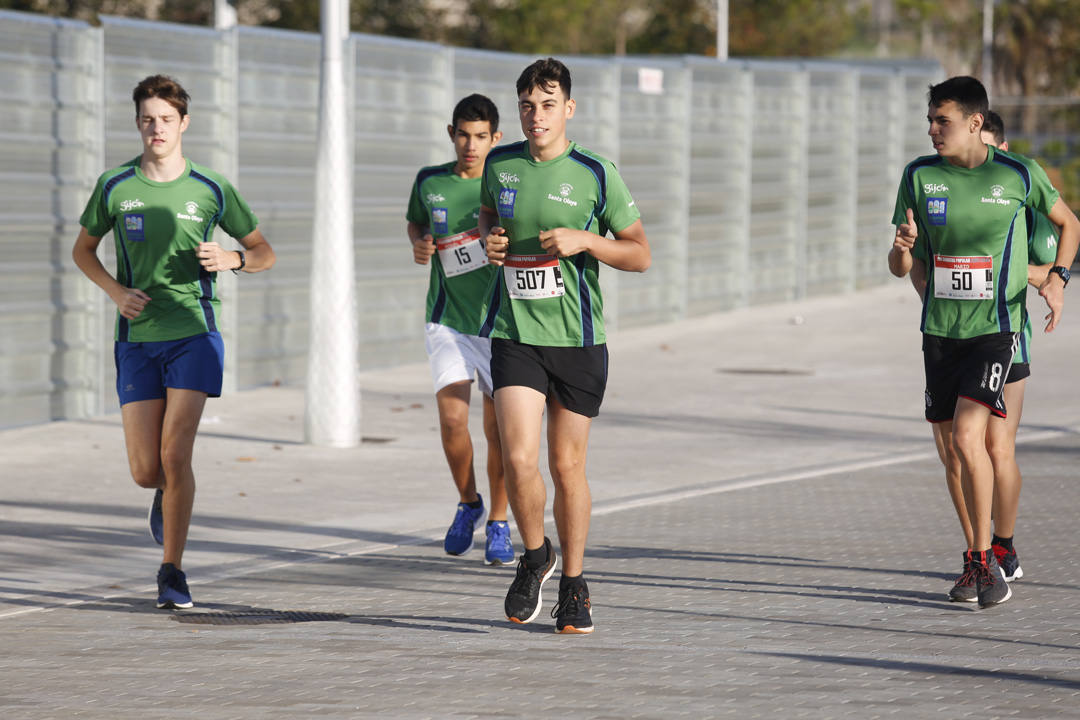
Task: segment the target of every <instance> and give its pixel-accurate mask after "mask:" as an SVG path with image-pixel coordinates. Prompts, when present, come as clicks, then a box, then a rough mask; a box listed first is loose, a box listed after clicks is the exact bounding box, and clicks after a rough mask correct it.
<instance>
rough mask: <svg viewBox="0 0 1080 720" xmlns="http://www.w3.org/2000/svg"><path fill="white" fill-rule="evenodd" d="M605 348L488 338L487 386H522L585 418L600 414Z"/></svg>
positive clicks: (605, 346)
mask: <svg viewBox="0 0 1080 720" xmlns="http://www.w3.org/2000/svg"><path fill="white" fill-rule="evenodd" d="M607 360H608V353H607V345H590V346H589V347H542V346H538V345H525V344H522V343H519V342H516V341H514V340H505V339H502V338H492V340H491V384H492V387H494V389H495V390H496V392H497V391H498V390H499V388H503V387H511V386H515V385H522V386H525V387H530V388H532V389H533V390H536V391H537V392H541V393H543V394H544V395H545V396H546V397H548V398H551V397H554V398H555V399H556V400H558V401H559V404H561V405H562V406H563V407H565V408H566V409H567V410H570V411H571V412H576V413H577V414H579V415H584V416H585V417H590V418H593V417H596V416H597V415H599V414H600V403H601V402H603V400H604V389H605V388H606V387H607Z"/></svg>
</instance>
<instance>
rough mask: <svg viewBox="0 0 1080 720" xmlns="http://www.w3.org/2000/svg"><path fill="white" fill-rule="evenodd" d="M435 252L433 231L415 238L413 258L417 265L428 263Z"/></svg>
mask: <svg viewBox="0 0 1080 720" xmlns="http://www.w3.org/2000/svg"><path fill="white" fill-rule="evenodd" d="M434 254H435V238H434V237H432V235H431V233H424V237H422V238H420V239H419V240H413V244H412V259H413V262H414V263H416V264H417V265H427V264H428V261H429V260H431V256H432V255H434Z"/></svg>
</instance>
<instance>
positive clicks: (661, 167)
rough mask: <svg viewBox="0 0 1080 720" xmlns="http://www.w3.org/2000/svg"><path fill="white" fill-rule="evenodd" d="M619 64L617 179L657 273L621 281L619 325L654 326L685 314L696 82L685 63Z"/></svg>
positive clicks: (624, 276) (651, 271)
mask: <svg viewBox="0 0 1080 720" xmlns="http://www.w3.org/2000/svg"><path fill="white" fill-rule="evenodd" d="M620 64H621V76H620V81H621V88H620V93H619V95H620V102H619V112H618V117H619V134H620V138H621V142H620V146H621V152H620V156H619V172H620V174H621V175H622V177H623V179H624V180H625V181H626V184H627V186H628V187H629V188H630V192H631V194H632V195H633V197H634V202H635V203H636V204H637V207H638V208H639V209H640V211H641V216H642V218H643V220H642V222H643V225H644V226H645V232H646V235H647V236H648V238H649V245H650V247H651V249H652V267H651V268H650V269H649V271H648V272H647V273H645V274H644V275H637V274H621V273H620V274H619V275H618V276H617V278H618V288H619V292H618V324H619V325H620V326H630V325H648V324H651V323H658V322H668V321H671V320H674V319H676V318H680V317H684V316H685V315H686V307H687V291H686V267H687V257H686V252H687V232H688V229H689V227H688V222H687V213H688V211H689V206H690V190H689V173H688V172H687V170H688V168H687V160H688V159H689V157H690V106H691V104H690V96H691V78H692V75H691V73H690V70H689V68H687V67H686V65H685V64H684V63H682V62H681V61H656V60H651V59H645V58H633V59H627V60H624V61H622V62H621V63H620ZM610 274H613V273H610Z"/></svg>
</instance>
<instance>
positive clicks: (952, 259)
mask: <svg viewBox="0 0 1080 720" xmlns="http://www.w3.org/2000/svg"><path fill="white" fill-rule="evenodd" d="M934 297H937V298H947V299H949V300H991V299H993V297H994V259H993V258H991V257H990V256H988V255H985V256H976V257H962V256H960V257H956V256H952V255H935V256H934Z"/></svg>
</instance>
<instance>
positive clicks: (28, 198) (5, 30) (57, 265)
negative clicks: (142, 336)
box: [0, 12, 103, 426]
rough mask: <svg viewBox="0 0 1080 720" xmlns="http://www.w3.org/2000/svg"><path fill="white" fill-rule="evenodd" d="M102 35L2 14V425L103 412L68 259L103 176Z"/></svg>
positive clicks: (79, 282)
mask: <svg viewBox="0 0 1080 720" xmlns="http://www.w3.org/2000/svg"><path fill="white" fill-rule="evenodd" d="M100 52H101V34H100V32H98V31H96V30H95V29H93V28H90V27H88V26H86V25H85V24H84V23H78V22H69V21H63V20H55V19H48V18H42V17H40V16H35V15H29V14H22V13H9V12H0V160H2V163H0V256H2V257H3V262H2V263H0V426H10V425H19V424H24V423H30V422H41V421H44V420H49V419H57V418H64V417H79V416H85V415H88V414H91V413H94V412H100V411H101V409H102V408H101V407H100V405H99V404H98V398H99V393H98V388H99V386H100V384H101V378H100V376H101V368H102V363H103V358H102V357H101V354H100V344H99V342H98V340H97V337H98V336H99V335H100V334H101V332H102V328H101V326H100V323H99V318H100V311H99V308H100V307H101V305H102V303H101V299H100V292H99V291H97V288H94V287H92V286H89V284H88V283H87V282H86V281H85V279H84V278H83V277H82V273H81V272H80V271H79V270H78V269H77V268H76V267H75V266H74V263H73V261H72V259H71V247H72V243H73V242H74V240H75V237H76V236H77V235H78V231H79V223H78V220H79V215H80V214H81V212H82V204H83V203H84V202H85V199H86V197H87V196H88V195H89V194H90V191H91V189H92V188H93V183H94V180H95V178H96V176H97V173H98V172H99V171H100V167H95V166H96V165H98V166H99V165H100V159H101V151H100V137H101V127H100V126H101V112H100V102H99V94H100V84H99V82H98V77H99V75H98V71H99V69H100V59H99V56H100Z"/></svg>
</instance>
